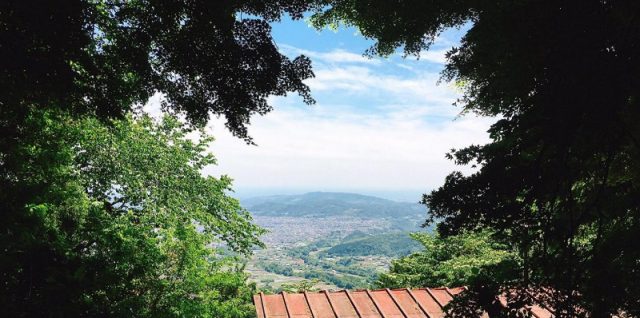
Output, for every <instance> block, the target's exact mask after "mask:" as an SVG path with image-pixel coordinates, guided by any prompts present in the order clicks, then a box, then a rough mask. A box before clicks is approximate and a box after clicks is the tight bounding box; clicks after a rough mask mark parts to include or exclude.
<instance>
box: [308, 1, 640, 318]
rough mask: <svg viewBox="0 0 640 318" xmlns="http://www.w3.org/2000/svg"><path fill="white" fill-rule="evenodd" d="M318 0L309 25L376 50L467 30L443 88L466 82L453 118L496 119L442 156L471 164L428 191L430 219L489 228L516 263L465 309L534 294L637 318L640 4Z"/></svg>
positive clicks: (572, 312)
mask: <svg viewBox="0 0 640 318" xmlns="http://www.w3.org/2000/svg"><path fill="white" fill-rule="evenodd" d="M328 2H329V3H330V4H331V5H330V7H328V8H327V9H326V10H324V11H322V12H320V13H318V14H316V16H315V17H314V19H313V21H314V23H315V24H316V25H317V26H325V25H335V24H339V23H347V24H350V25H353V26H356V27H357V28H358V29H359V30H360V32H361V33H362V34H363V35H364V36H366V37H370V38H374V39H375V40H377V42H376V43H375V45H374V46H373V47H372V48H371V50H370V51H369V53H372V54H382V55H388V54H392V53H394V52H395V50H396V48H398V47H399V46H402V47H403V49H404V51H405V53H406V54H416V55H418V54H420V52H421V51H422V50H424V49H427V48H428V47H429V46H430V44H431V43H433V41H435V39H436V38H437V37H438V35H439V34H440V33H441V32H442V31H443V30H444V29H445V28H448V27H463V26H465V27H468V31H467V32H466V34H465V36H464V37H463V39H462V42H461V44H460V45H459V46H458V47H455V48H453V49H452V50H451V51H450V52H449V53H448V54H447V60H448V63H447V65H446V68H445V70H444V72H443V80H447V81H449V80H454V81H456V82H457V83H458V84H459V85H460V86H461V87H462V88H463V90H464V96H463V97H462V98H461V99H460V100H459V101H458V102H457V104H458V105H459V106H461V107H462V108H461V110H462V112H463V113H477V114H481V115H489V116H496V117H497V118H498V120H497V122H496V123H495V124H493V125H492V127H491V129H490V131H489V132H490V136H491V139H492V140H491V142H490V143H488V144H486V145H471V146H469V147H467V148H464V149H459V150H454V151H452V152H451V153H450V154H449V157H450V158H451V159H453V160H454V161H455V162H456V163H458V164H461V165H473V166H476V167H478V170H477V171H476V172H475V173H472V174H469V175H465V174H463V173H460V172H453V173H451V174H450V175H449V176H448V177H447V179H446V180H445V183H444V185H443V186H442V187H441V188H440V189H437V190H435V191H433V192H431V193H430V194H428V195H425V197H424V203H425V204H427V205H428V206H429V208H430V215H431V216H430V219H429V220H428V221H430V222H431V221H433V220H440V221H441V223H440V225H439V227H438V229H439V232H440V233H441V234H442V235H445V236H448V235H453V234H457V233H463V232H465V231H469V230H472V231H473V230H477V229H482V228H489V229H492V230H493V231H494V232H495V238H496V239H498V240H500V241H502V242H504V243H506V244H509V245H510V246H511V248H512V249H514V250H516V251H517V253H518V255H519V257H520V258H521V259H522V262H518V263H517V264H514V265H515V266H516V268H515V270H514V271H513V273H514V275H513V276H512V277H509V278H508V279H506V278H505V280H495V281H494V282H493V283H491V282H487V284H488V285H486V286H484V287H486V288H484V289H483V290H482V291H480V290H479V289H475V290H471V291H470V292H469V295H476V296H478V297H476V300H477V301H476V302H469V303H468V306H467V308H468V309H469V310H471V311H475V310H472V309H471V307H475V309H478V310H479V309H481V308H484V309H486V310H488V311H489V313H490V314H491V315H496V316H498V315H500V314H501V313H500V310H499V308H498V307H499V306H495V304H496V303H497V300H496V298H495V295H496V294H497V293H499V292H500V289H504V288H519V289H530V288H533V289H534V293H536V294H541V295H547V296H548V299H547V300H548V304H547V305H548V306H550V307H553V308H555V309H556V315H557V316H559V317H576V316H583V315H588V316H591V317H606V316H610V315H612V314H616V313H618V312H624V313H625V314H627V315H631V316H638V315H640V302H639V301H638V299H640V285H638V284H637V283H636V282H637V281H638V280H640V263H638V259H640V249H639V248H638V247H637V244H635V241H637V238H638V233H639V232H640V201H639V198H640V165H639V163H640V160H639V159H640V142H639V140H640V107H639V106H640V105H639V103H640V98H639V95H638V94H639V92H640V78H639V77H638V76H637V75H638V74H639V73H640V59H638V56H640V27H639V26H640V24H639V23H638V19H637V18H638V16H639V15H640V2H638V1H635V0H620V1H597V0H588V1H534V0H524V1H474V0H463V1H438V0H436V1H420V0H414V1H400V0H391V1H389V0H346V1H328ZM489 285H491V286H489ZM481 294H483V295H484V296H481ZM519 294H520V295H525V294H526V293H524V292H522V293H519ZM513 306H514V310H515V307H518V306H521V303H518V302H514V303H513ZM460 314H461V315H466V316H469V315H472V313H470V312H464V313H460Z"/></svg>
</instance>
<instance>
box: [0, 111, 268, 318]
mask: <svg viewBox="0 0 640 318" xmlns="http://www.w3.org/2000/svg"><path fill="white" fill-rule="evenodd" d="M28 120H29V121H32V122H38V125H39V126H41V127H42V129H41V130H40V133H39V134H35V135H33V138H32V139H30V140H28V143H23V144H22V145H21V147H20V152H21V153H23V155H24V158H29V162H27V163H25V165H24V166H23V169H22V170H20V171H17V172H16V175H15V177H16V178H17V179H19V180H23V182H25V183H28V182H31V183H33V184H37V185H40V184H42V183H43V180H44V182H46V183H47V185H46V188H45V189H46V191H42V192H41V193H43V195H40V196H34V197H32V200H31V202H30V204H29V205H27V207H26V209H25V212H24V213H5V218H4V222H3V223H2V228H1V229H2V230H1V231H0V242H2V245H3V257H2V261H1V262H0V272H1V273H2V281H3V284H2V287H1V288H0V295H1V297H0V299H1V304H2V307H3V311H4V313H5V314H7V315H9V316H12V317H27V316H123V317H130V316H140V317H178V316H180V317H182V316H203V317H244V316H250V315H251V314H252V312H253V309H252V307H251V303H250V299H251V297H250V296H251V293H252V291H253V289H252V288H251V287H250V286H248V285H247V284H246V275H245V274H244V273H243V272H242V269H241V268H236V267H237V266H236V265H234V264H235V263H236V261H233V260H231V259H228V258H224V257H222V256H221V255H219V254H218V253H217V252H216V250H217V249H218V248H222V246H221V245H220V244H225V245H226V246H228V247H229V248H231V249H232V250H234V251H237V252H238V253H242V254H247V253H250V248H251V247H252V246H254V245H260V242H259V241H258V237H259V235H260V234H262V233H263V232H264V231H263V230H262V229H260V228H259V227H257V226H256V225H254V224H252V223H251V217H250V215H249V214H248V212H247V211H245V210H244V209H242V208H241V207H240V205H239V202H238V201H237V200H235V199H233V198H231V197H229V196H228V195H227V192H228V191H230V179H229V178H227V177H222V178H220V179H218V178H214V177H211V176H208V177H206V176H202V175H201V170H202V168H203V167H204V166H207V165H210V164H213V163H215V160H214V158H213V157H212V156H211V154H208V153H207V151H206V149H207V146H208V144H209V143H210V142H211V137H209V136H207V135H206V134H205V133H204V131H203V130H200V131H199V137H197V136H196V137H194V136H191V137H190V138H187V137H188V135H187V134H188V133H190V132H192V130H191V129H188V128H187V127H186V126H185V125H184V124H183V123H181V122H180V121H179V120H177V119H176V118H175V117H170V116H169V117H165V118H164V119H163V120H162V121H161V122H155V121H154V120H152V119H151V118H149V117H147V116H141V117H132V116H131V115H128V116H126V117H125V118H124V119H122V120H117V121H112V122H111V123H110V124H109V125H105V124H103V123H102V122H101V121H100V120H97V119H92V118H88V119H83V120H74V119H71V118H69V117H68V116H61V115H56V114H55V112H51V111H36V112H33V113H32V114H31V115H30V116H29V119H28ZM196 132H198V131H196ZM52 148H53V149H54V150H55V151H52V150H51V149H52ZM60 149H63V150H64V151H60ZM45 161H46V162H47V164H40V162H45ZM211 244H216V245H217V246H218V247H213V246H211Z"/></svg>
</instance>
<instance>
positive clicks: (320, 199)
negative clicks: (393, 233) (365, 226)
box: [241, 192, 426, 219]
mask: <svg viewBox="0 0 640 318" xmlns="http://www.w3.org/2000/svg"><path fill="white" fill-rule="evenodd" d="M241 203H242V205H243V206H244V207H245V208H246V209H247V210H249V211H250V212H251V213H253V214H255V215H267V216H313V217H330V216H354V217H360V218H392V219H400V218H410V219H415V218H416V217H422V218H424V216H425V213H426V211H425V207H424V206H423V205H420V204H417V203H408V202H396V201H391V200H386V199H382V198H378V197H373V196H367V195H361V194H355V193H342V192H310V193H305V194H300V195H275V196H265V197H256V198H250V199H244V200H242V201H241Z"/></svg>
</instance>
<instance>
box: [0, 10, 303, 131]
mask: <svg viewBox="0 0 640 318" xmlns="http://www.w3.org/2000/svg"><path fill="white" fill-rule="evenodd" d="M309 8H310V5H309V4H308V3H307V2H306V1H300V0H285V1H280V0H279V1H252V0H249V1H231V2H229V1H222V2H221V1H187V0H185V1H171V2H166V1H155V0H139V1H138V0H137V1H86V0H73V1H65V2H63V3H56V2H51V1H14V0H11V1H3V3H2V4H0V43H2V48H3V49H2V51H1V52H0V54H1V55H0V60H1V61H2V62H0V63H2V67H1V69H2V73H1V75H0V86H2V87H3V88H4V92H3V94H2V96H0V104H1V105H2V118H3V121H2V126H1V127H2V129H3V130H4V131H3V134H6V133H8V132H10V131H11V129H12V128H13V129H15V128H16V127H15V126H11V125H8V124H9V123H14V124H15V123H16V121H17V120H19V119H21V118H23V117H24V114H25V112H26V110H27V109H28V108H30V107H36V108H59V109H65V110H71V111H73V112H74V113H75V114H79V113H89V114H94V115H97V116H98V117H101V118H108V117H117V116H122V115H123V114H125V113H126V111H127V110H129V109H131V107H132V106H133V105H135V104H140V103H145V102H146V101H147V100H148V98H149V97H150V96H151V95H153V94H154V93H161V94H163V96H164V98H165V103H164V104H165V106H166V108H167V109H170V110H174V111H180V112H183V113H185V114H186V115H187V117H188V118H189V119H190V120H191V121H192V122H194V123H202V122H204V121H206V120H207V119H208V117H209V115H210V114H215V115H223V116H224V117H225V118H226V120H227V127H228V128H229V129H230V130H231V131H232V132H233V133H234V134H236V135H237V136H240V137H243V138H248V135H247V131H246V124H248V123H249V119H250V116H251V115H252V114H265V113H267V112H268V111H270V110H271V106H269V105H268V104H267V101H266V100H267V97H268V96H270V95H285V94H287V93H288V92H297V93H298V94H300V95H301V96H302V97H303V98H304V100H305V102H307V103H312V102H313V99H312V98H311V96H310V94H309V88H308V87H307V86H306V85H305V84H304V83H303V82H302V80H304V79H307V78H309V77H311V76H313V73H312V72H311V64H310V60H309V59H308V58H307V57H305V56H299V57H297V58H295V59H293V60H290V59H289V58H287V57H286V56H284V55H283V54H281V53H280V52H279V51H278V49H277V48H276V46H275V44H274V42H273V40H272V38H271V27H270V26H269V22H273V21H277V20H279V19H280V18H281V17H282V16H283V15H284V14H288V15H289V16H291V17H293V18H296V19H299V18H301V17H302V13H303V12H304V11H305V10H307V9H309ZM17 122H19V121H17ZM7 130H9V131H7Z"/></svg>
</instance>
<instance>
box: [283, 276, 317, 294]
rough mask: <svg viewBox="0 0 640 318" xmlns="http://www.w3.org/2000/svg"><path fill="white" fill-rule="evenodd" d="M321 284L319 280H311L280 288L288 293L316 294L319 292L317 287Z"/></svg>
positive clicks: (284, 285)
mask: <svg viewBox="0 0 640 318" xmlns="http://www.w3.org/2000/svg"><path fill="white" fill-rule="evenodd" d="M319 283H320V280H319V279H311V280H306V279H303V280H301V281H298V282H295V283H290V284H282V286H280V290H281V291H285V292H287V293H302V292H314V291H318V290H319V289H318V288H316V287H315V286H316V285H317V284H319Z"/></svg>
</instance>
